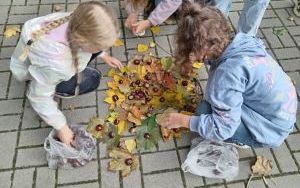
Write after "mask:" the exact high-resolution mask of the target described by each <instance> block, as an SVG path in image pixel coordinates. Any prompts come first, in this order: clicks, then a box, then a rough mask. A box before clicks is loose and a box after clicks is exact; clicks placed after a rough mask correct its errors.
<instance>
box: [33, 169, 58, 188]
mask: <svg viewBox="0 0 300 188" xmlns="http://www.w3.org/2000/svg"><path fill="white" fill-rule="evenodd" d="M55 181H56V180H55V170H53V169H49V168H48V167H41V168H37V173H36V187H43V188H54V187H55Z"/></svg>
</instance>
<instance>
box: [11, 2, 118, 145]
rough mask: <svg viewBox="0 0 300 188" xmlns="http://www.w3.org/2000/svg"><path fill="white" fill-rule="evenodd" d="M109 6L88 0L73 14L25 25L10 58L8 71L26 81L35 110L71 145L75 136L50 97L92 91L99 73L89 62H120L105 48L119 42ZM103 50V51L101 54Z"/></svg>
mask: <svg viewBox="0 0 300 188" xmlns="http://www.w3.org/2000/svg"><path fill="white" fill-rule="evenodd" d="M118 35H119V28H118V24H117V20H116V18H115V16H114V14H113V12H112V11H111V9H110V8H108V7H107V6H105V5H103V4H102V3H99V2H95V1H90V2H86V3H82V4H80V5H79V6H78V7H77V8H76V9H75V11H74V12H72V13H53V14H49V15H46V16H43V17H38V18H35V19H32V20H29V21H27V22H26V23H25V24H24V26H23V29H22V33H21V38H20V40H19V42H18V45H17V47H16V49H15V51H14V53H13V55H12V57H11V62H10V69H11V71H12V74H13V76H14V77H15V78H16V79H17V80H19V81H27V80H30V84H29V89H28V92H27V98H28V100H29V101H30V103H31V106H32V107H33V109H34V110H35V111H36V112H37V113H38V114H39V116H40V117H41V118H42V119H43V120H44V121H45V122H46V123H47V124H49V125H50V126H52V127H54V128H55V129H56V130H57V136H58V138H59V139H60V140H61V141H62V142H64V143H66V144H70V143H71V142H72V139H73V136H74V135H73V132H72V131H71V129H70V128H69V126H68V124H67V120H66V118H65V116H64V115H63V113H62V112H61V111H60V110H59V109H58V108H57V103H56V102H55V101H54V99H53V96H54V95H56V96H58V97H72V96H76V95H80V94H84V93H87V92H91V91H93V90H95V89H96V88H97V87H98V85H99V82H100V78H101V73H100V72H99V71H98V70H96V69H93V68H91V67H87V65H88V63H89V62H90V61H91V60H92V59H94V58H95V57H96V56H97V55H99V54H100V57H102V59H103V61H104V62H105V63H107V64H108V65H110V66H111V67H114V68H120V67H121V66H122V64H121V62H120V61H119V60H117V59H115V58H113V57H111V56H109V55H108V54H107V53H106V52H104V51H103V50H105V49H107V48H109V47H111V46H112V45H113V44H114V42H115V40H116V39H117V38H118ZM101 51H102V52H101Z"/></svg>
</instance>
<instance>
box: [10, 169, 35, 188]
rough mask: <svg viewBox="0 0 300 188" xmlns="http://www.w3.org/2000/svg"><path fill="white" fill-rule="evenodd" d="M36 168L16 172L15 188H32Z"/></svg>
mask: <svg viewBox="0 0 300 188" xmlns="http://www.w3.org/2000/svg"><path fill="white" fill-rule="evenodd" d="M33 173H34V168H29V169H21V170H16V172H15V177H14V182H13V186H12V187H13V188H19V187H22V188H31V187H32V184H33Z"/></svg>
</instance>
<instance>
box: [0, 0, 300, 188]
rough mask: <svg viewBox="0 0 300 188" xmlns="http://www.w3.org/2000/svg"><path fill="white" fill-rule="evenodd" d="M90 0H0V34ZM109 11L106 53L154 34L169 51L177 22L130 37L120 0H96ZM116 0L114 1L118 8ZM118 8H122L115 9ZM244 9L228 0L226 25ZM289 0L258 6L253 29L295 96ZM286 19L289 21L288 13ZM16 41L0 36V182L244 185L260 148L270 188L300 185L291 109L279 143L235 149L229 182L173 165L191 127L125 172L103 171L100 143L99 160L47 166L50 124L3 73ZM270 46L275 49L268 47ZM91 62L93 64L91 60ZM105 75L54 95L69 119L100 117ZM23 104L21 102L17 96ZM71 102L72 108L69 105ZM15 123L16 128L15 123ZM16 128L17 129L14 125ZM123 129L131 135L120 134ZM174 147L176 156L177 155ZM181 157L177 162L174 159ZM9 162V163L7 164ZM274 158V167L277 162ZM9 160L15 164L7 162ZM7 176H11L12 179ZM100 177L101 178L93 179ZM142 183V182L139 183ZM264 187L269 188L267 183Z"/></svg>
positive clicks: (125, 52)
mask: <svg viewBox="0 0 300 188" xmlns="http://www.w3.org/2000/svg"><path fill="white" fill-rule="evenodd" d="M86 1H89V0H40V1H37V0H1V1H0V9H1V12H0V33H3V31H4V30H5V28H6V27H7V26H10V25H17V26H20V27H22V24H23V23H24V22H25V21H26V20H28V19H31V18H34V17H37V16H42V15H46V14H49V13H51V12H54V6H55V5H59V6H60V7H61V8H62V10H61V11H65V10H66V11H72V10H74V9H75V8H76V6H77V5H78V3H79V2H86ZM101 1H102V2H105V3H106V4H108V5H109V6H112V7H113V9H114V10H115V12H116V14H117V16H118V17H119V19H118V21H119V23H120V26H122V27H121V30H120V33H121V34H120V38H121V39H122V40H123V41H124V46H121V47H118V48H116V47H114V48H112V49H108V50H107V52H108V53H110V54H111V55H113V56H114V57H116V58H118V59H119V60H121V61H122V62H123V63H126V62H127V60H129V59H131V58H132V57H134V56H135V55H136V47H137V44H139V43H145V44H149V42H151V41H156V43H157V44H159V45H160V46H162V47H163V48H164V49H166V50H167V51H168V52H173V53H174V50H175V44H174V39H175V34H176V29H177V26H176V24H172V25H166V24H162V25H161V26H160V33H158V34H157V35H155V36H153V34H152V32H151V31H150V30H147V31H146V34H145V36H143V37H140V38H137V37H136V36H134V35H133V34H132V33H131V31H129V30H128V29H123V28H124V22H125V19H126V17H127V13H126V11H125V9H124V1H123V0H121V1H117V0H106V1H104V0H101ZM120 5H121V7H120ZM120 8H121V9H120ZM242 8H243V1H242V0H233V4H232V10H231V12H230V14H229V19H230V22H231V24H232V25H233V26H234V27H235V28H236V27H237V24H238V19H239V15H240V13H241V10H242ZM292 8H293V3H292V1H291V0H272V1H271V5H270V6H269V7H268V9H267V10H266V12H265V15H264V19H263V21H262V24H261V27H260V29H259V30H258V33H257V36H258V37H260V38H262V40H263V42H264V43H265V44H266V47H267V51H268V52H269V53H270V54H271V55H272V56H273V57H275V59H276V60H277V61H278V62H279V63H280V64H281V65H282V67H283V69H284V70H285V71H287V72H288V74H289V76H290V77H291V79H292V80H294V81H295V82H294V83H295V86H296V89H297V92H298V95H299V96H300V74H299V71H300V64H299V62H300V51H299V50H300V48H299V45H300V18H298V17H296V16H295V15H294V13H293V10H292ZM289 17H292V18H293V21H291V20H290V19H289ZM281 28H286V29H287V32H284V33H283V35H282V36H276V35H275V34H274V33H273V30H274V29H281ZM18 40H19V34H17V35H16V36H14V37H12V38H6V37H4V36H0V43H1V46H0V89H1V90H0V158H1V160H0V187H1V188H2V187H5V188H6V187H10V186H11V185H13V187H37V188H39V187H45V188H48V187H49V188H54V187H75V188H87V187H89V188H90V187H99V186H101V187H105V188H106V187H107V188H111V187H112V188H114V187H116V188H119V187H124V188H135V187H136V188H140V187H144V188H148V187H155V188H156V187H172V188H180V187H184V188H190V187H208V186H209V187H212V188H217V187H218V188H224V187H227V188H235V187H236V188H237V187H238V188H243V187H245V184H246V182H247V179H248V178H249V174H250V165H251V164H252V163H253V162H254V161H255V156H256V155H263V156H266V157H267V158H269V159H271V160H272V161H273V170H272V175H273V178H274V179H275V181H276V182H277V184H278V185H277V187H284V186H286V182H288V183H289V187H291V188H293V187H299V185H300V180H299V179H300V178H299V174H300V171H299V170H300V169H299V165H300V153H299V150H300V148H299V141H300V140H299V137H300V134H299V130H300V129H299V128H300V125H299V124H300V123H299V122H298V121H299V120H298V118H299V114H300V113H299V111H297V114H298V115H297V126H298V128H297V129H294V131H293V133H292V134H291V135H290V136H289V137H288V138H287V140H286V143H287V144H288V147H287V145H286V144H285V143H284V144H283V145H282V146H280V147H279V148H276V149H273V151H272V150H270V149H266V148H265V149H254V150H252V149H247V150H239V157H240V159H241V160H240V170H239V174H238V176H237V177H236V178H234V180H233V181H229V182H226V184H224V181H223V180H220V179H212V178H203V177H198V176H195V175H192V174H190V173H183V172H180V165H181V164H182V163H183V162H184V160H185V159H186V155H187V153H188V151H189V146H190V141H191V139H192V138H194V137H195V136H197V134H196V133H195V134H193V133H188V134H184V135H183V137H182V139H181V140H180V139H174V140H171V141H169V142H163V141H159V143H158V150H157V151H156V152H152V153H142V154H141V156H140V160H141V164H140V165H141V166H140V167H139V168H138V169H137V170H136V171H134V172H132V174H131V175H130V176H128V177H124V178H122V177H120V174H119V173H118V172H117V173H114V172H110V171H108V170H107V162H108V161H109V159H108V155H107V151H106V145H105V144H102V143H100V144H99V147H98V149H99V150H100V151H99V157H100V159H101V160H100V164H98V160H96V161H93V162H91V163H90V164H88V165H87V166H85V167H83V168H78V169H75V170H71V171H65V170H58V174H56V173H57V171H56V170H51V169H48V167H47V161H46V157H45V151H44V149H43V147H41V146H42V144H43V141H44V138H45V137H46V136H47V135H48V133H49V131H50V130H51V129H52V128H51V127H49V126H47V125H46V123H45V122H43V121H41V119H40V118H39V117H38V115H37V114H36V112H35V111H34V110H33V109H32V107H31V106H30V104H29V101H28V100H26V101H24V100H25V99H24V97H25V90H26V84H25V83H24V82H17V81H16V80H15V79H14V78H13V77H11V75H10V73H9V71H10V70H9V61H10V60H9V59H10V56H11V54H12V52H13V50H14V47H15V45H16V43H17V41H18ZM149 51H150V52H151V53H153V54H156V55H158V56H164V55H168V53H165V52H164V51H163V50H162V49H160V48H159V47H156V48H151V49H150V50H149ZM273 52H274V54H273ZM96 62H97V63H96V67H97V68H98V69H100V70H101V71H102V73H103V75H104V76H105V75H107V72H108V70H109V69H110V67H109V66H108V65H107V64H105V63H104V62H103V60H101V58H97V60H96ZM91 66H92V67H95V64H94V63H92V64H91ZM207 68H208V67H206V66H203V67H202V68H201V69H200V70H199V79H200V85H201V88H202V92H203V91H205V87H206V83H207V78H208V73H207V70H208V69H207ZM108 80H109V78H108V77H104V78H103V79H102V80H101V82H100V86H99V87H98V90H97V91H96V92H93V93H91V94H87V95H83V96H80V97H76V98H73V99H68V100H67V99H62V100H57V101H58V106H59V108H61V109H63V113H64V114H66V117H67V119H68V123H69V124H73V123H86V122H87V121H88V120H89V118H90V117H92V116H97V115H98V116H99V117H100V118H103V119H104V118H105V117H106V116H107V114H108V107H109V105H108V104H107V103H105V102H104V101H103V100H104V98H105V90H106V89H107V85H106V83H107V81H108ZM24 102H25V106H24V107H23V103H24ZM73 108H74V109H73ZM20 125H21V127H20V130H19V126H20ZM19 131H20V132H19ZM125 135H126V136H129V135H130V134H128V133H126V134H125ZM177 154H178V155H179V156H177ZM178 160H180V161H178ZM14 162H15V164H13V163H14ZM277 165H278V166H277ZM14 167H16V169H13V168H14ZM11 181H12V182H11ZM99 184H101V185H99ZM142 184H143V185H142ZM249 187H253V188H265V187H267V186H265V185H264V184H263V181H262V179H261V178H259V179H254V180H253V181H252V182H251V183H250V186H249ZM269 187H272V185H271V186H269Z"/></svg>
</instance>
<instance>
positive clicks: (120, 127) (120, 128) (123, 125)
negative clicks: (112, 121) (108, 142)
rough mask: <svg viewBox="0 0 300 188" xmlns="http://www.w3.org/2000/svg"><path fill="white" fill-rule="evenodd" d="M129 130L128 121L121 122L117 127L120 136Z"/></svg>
mask: <svg viewBox="0 0 300 188" xmlns="http://www.w3.org/2000/svg"><path fill="white" fill-rule="evenodd" d="M126 128H127V121H125V120H121V121H120V123H119V124H118V125H117V131H118V134H119V135H122V134H123V133H124V131H125V129H126Z"/></svg>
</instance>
